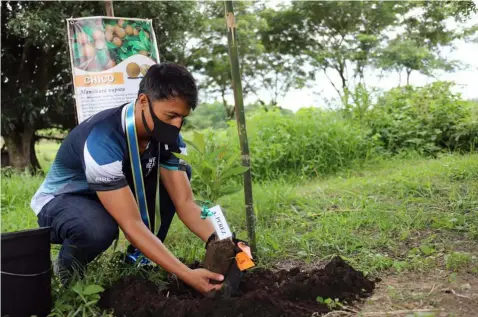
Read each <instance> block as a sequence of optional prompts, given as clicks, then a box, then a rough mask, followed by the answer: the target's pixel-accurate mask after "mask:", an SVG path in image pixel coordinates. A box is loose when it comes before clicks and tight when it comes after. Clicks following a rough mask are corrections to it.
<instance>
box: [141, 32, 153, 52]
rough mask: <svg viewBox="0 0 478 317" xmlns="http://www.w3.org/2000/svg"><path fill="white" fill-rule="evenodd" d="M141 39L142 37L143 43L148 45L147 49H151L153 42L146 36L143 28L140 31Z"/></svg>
mask: <svg viewBox="0 0 478 317" xmlns="http://www.w3.org/2000/svg"><path fill="white" fill-rule="evenodd" d="M139 39H140V41H141V43H143V44H144V46H145V47H146V50H147V51H149V50H150V49H151V42H150V40H149V39H148V38H147V37H146V34H145V33H144V31H143V30H141V31H139Z"/></svg>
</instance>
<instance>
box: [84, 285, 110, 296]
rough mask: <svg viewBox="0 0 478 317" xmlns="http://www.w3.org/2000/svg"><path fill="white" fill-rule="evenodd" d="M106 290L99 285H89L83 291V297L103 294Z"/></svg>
mask: <svg viewBox="0 0 478 317" xmlns="http://www.w3.org/2000/svg"><path fill="white" fill-rule="evenodd" d="M104 290H105V289H104V288H103V287H101V286H99V285H88V286H87V287H86V288H85V290H84V291H83V295H93V294H98V293H101V292H103V291H104Z"/></svg>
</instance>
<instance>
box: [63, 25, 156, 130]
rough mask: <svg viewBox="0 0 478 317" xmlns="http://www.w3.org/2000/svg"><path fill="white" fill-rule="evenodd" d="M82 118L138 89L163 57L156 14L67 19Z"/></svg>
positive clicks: (129, 97)
mask: <svg viewBox="0 0 478 317" xmlns="http://www.w3.org/2000/svg"><path fill="white" fill-rule="evenodd" d="M67 28H68V45H69V49H70V59H71V67H72V75H73V86H74V89H75V100H76V113H77V118H78V123H80V122H82V121H84V120H86V119H88V118H89V117H91V116H92V115H94V114H96V113H98V112H100V111H102V110H105V109H109V108H113V107H118V106H120V105H121V104H124V103H126V102H131V101H133V100H134V99H135V98H136V97H137V94H138V89H139V83H140V81H141V78H142V77H143V76H144V75H145V73H146V71H147V70H148V68H149V67H150V66H151V65H154V64H156V63H159V52H158V46H157V42H156V36H155V34H154V29H153V25H152V21H151V20H147V19H130V18H118V17H87V18H76V19H67Z"/></svg>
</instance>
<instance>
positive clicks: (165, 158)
mask: <svg viewBox="0 0 478 317" xmlns="http://www.w3.org/2000/svg"><path fill="white" fill-rule="evenodd" d="M160 147H161V148H160V158H159V162H160V166H161V167H163V168H165V169H168V170H172V171H186V167H187V164H186V162H185V161H184V160H182V159H179V158H178V157H177V156H175V155H174V153H180V154H183V155H187V150H186V143H184V141H183V138H182V137H181V135H179V136H178V140H177V143H176V144H175V145H173V146H171V145H169V146H168V145H166V144H160Z"/></svg>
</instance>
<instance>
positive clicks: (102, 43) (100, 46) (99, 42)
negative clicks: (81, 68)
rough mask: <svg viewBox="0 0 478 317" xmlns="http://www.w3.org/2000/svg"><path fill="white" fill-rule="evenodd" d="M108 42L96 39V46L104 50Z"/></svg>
mask: <svg viewBox="0 0 478 317" xmlns="http://www.w3.org/2000/svg"><path fill="white" fill-rule="evenodd" d="M105 45H106V42H105V40H96V42H95V46H96V49H97V50H102V49H104V48H105Z"/></svg>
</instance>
